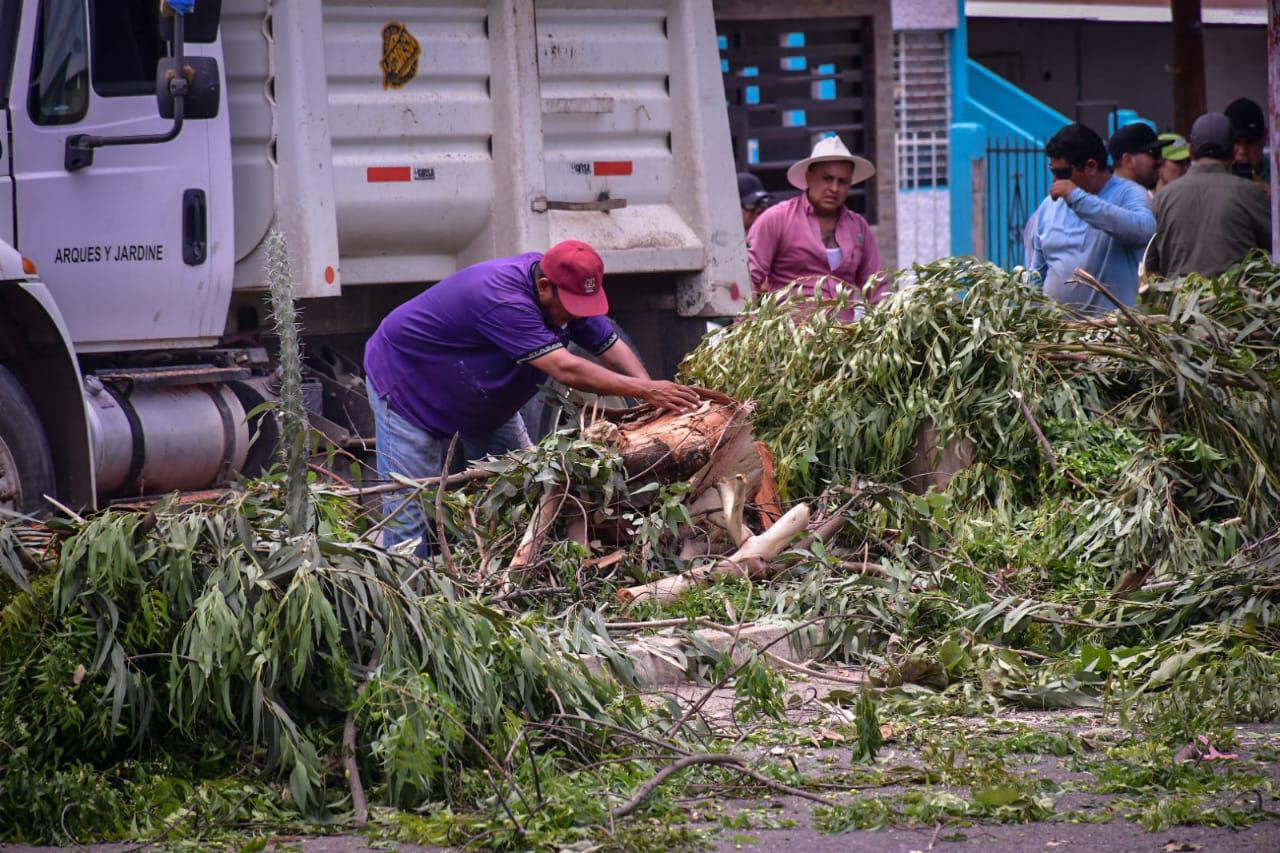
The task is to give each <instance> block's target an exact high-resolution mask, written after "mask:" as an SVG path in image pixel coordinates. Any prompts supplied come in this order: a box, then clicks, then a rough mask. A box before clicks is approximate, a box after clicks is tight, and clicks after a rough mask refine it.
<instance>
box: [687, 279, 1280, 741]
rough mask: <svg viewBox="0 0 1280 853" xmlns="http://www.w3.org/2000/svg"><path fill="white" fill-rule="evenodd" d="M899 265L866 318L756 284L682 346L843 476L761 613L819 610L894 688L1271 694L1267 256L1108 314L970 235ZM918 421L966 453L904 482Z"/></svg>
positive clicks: (803, 472) (1237, 707)
mask: <svg viewBox="0 0 1280 853" xmlns="http://www.w3.org/2000/svg"><path fill="white" fill-rule="evenodd" d="M908 281H909V283H910V284H911V285H912V286H910V287H907V288H905V289H903V290H902V291H900V292H899V293H898V294H896V295H895V296H894V297H892V298H891V299H890V300H889V301H888V302H887V303H885V304H884V305H882V306H881V307H880V308H879V309H878V310H875V311H872V312H870V313H869V314H868V315H867V316H866V317H865V318H864V319H863V320H861V321H860V322H858V323H856V324H844V323H841V322H839V320H838V318H837V317H836V312H835V311H834V310H818V311H814V312H806V313H805V314H797V313H796V312H795V311H794V310H793V309H792V307H791V306H789V305H788V304H787V303H785V302H782V301H778V300H775V299H773V298H771V297H766V298H765V299H763V300H762V301H761V302H760V303H759V304H758V305H756V306H755V307H754V310H753V311H751V312H750V313H749V315H748V316H746V317H745V318H743V319H742V320H741V321H740V322H739V323H737V324H735V325H734V326H732V327H730V328H728V329H726V330H724V331H723V332H722V333H721V334H720V335H719V336H718V337H717V338H715V339H714V340H708V341H706V342H704V344H703V345H702V346H701V347H700V348H699V349H698V350H697V351H695V352H694V353H693V354H692V355H691V356H690V358H689V359H688V360H687V362H686V363H685V365H684V368H683V371H684V375H685V376H686V377H687V378H688V379H689V380H690V381H692V382H694V383H696V384H705V385H709V386H713V387H717V388H721V389H723V390H724V391H726V392H727V393H730V394H732V395H734V396H736V397H739V398H741V399H751V400H755V401H756V403H757V405H758V408H757V420H756V428H757V435H758V436H759V437H761V438H763V439H765V440H766V441H768V442H769V443H770V445H771V446H772V448H773V450H774V452H775V455H776V456H777V459H778V469H779V477H780V480H781V481H782V482H783V485H784V487H785V489H786V491H787V493H788V494H789V495H790V496H792V497H795V496H799V495H806V494H816V493H819V492H827V493H829V494H833V495H836V496H843V497H844V498H851V504H850V505H851V507H852V508H851V510H850V513H849V518H850V523H849V524H848V525H847V527H846V529H845V530H844V532H843V533H842V534H841V535H840V537H839V539H838V541H836V542H832V543H827V546H828V547H827V548H826V549H824V550H823V551H822V552H821V553H816V552H815V553H814V554H812V555H810V559H809V560H808V561H807V562H805V563H803V564H801V565H800V566H799V568H798V569H797V570H796V571H794V572H793V573H791V574H790V575H789V576H788V577H787V578H786V579H785V580H784V581H783V582H782V583H780V584H777V585H775V586H774V587H773V588H771V589H769V590H766V591H764V592H763V593H762V596H761V597H762V598H763V599H764V600H765V601H766V602H767V603H768V604H769V606H770V607H771V609H772V610H773V612H774V615H775V617H776V618H783V619H791V620H797V621H806V620H808V621H812V620H820V619H823V618H827V619H829V620H830V621H829V623H828V626H829V627H828V628H827V629H826V630H825V632H824V636H825V638H826V639H827V640H828V641H829V643H830V646H829V648H830V650H831V652H832V653H833V654H836V655H837V656H841V657H843V658H845V659H847V660H852V661H857V662H860V663H863V664H865V665H867V666H868V667H870V668H871V669H872V670H873V671H874V672H876V673H878V674H879V677H880V678H881V680H882V683H884V684H886V685H890V686H891V685H894V684H901V683H905V682H914V683H917V684H926V685H929V686H932V687H934V688H947V689H949V690H952V691H957V690H958V691H960V692H961V693H962V694H964V695H966V696H970V697H976V698H980V699H981V700H982V701H987V702H995V703H999V702H1002V701H1015V702H1021V703H1025V704H1031V705H1045V704H1050V705H1052V704H1058V705H1073V704H1085V705H1094V706H1097V705H1101V704H1104V703H1107V702H1112V703H1121V704H1122V705H1123V707H1124V708H1126V709H1127V710H1128V711H1129V712H1132V713H1134V714H1138V713H1146V712H1149V711H1150V710H1151V708H1150V706H1149V705H1147V704H1144V703H1145V702H1146V700H1148V699H1152V700H1154V701H1168V699H1169V695H1170V691H1171V690H1172V691H1175V692H1179V691H1180V692H1179V693H1178V695H1181V696H1183V697H1184V698H1186V699H1187V701H1189V702H1208V703H1209V704H1211V705H1212V706H1213V707H1215V708H1217V709H1219V710H1220V711H1221V712H1222V713H1223V714H1224V715H1226V716H1227V717H1230V716H1232V715H1235V714H1240V715H1243V716H1244V717H1246V718H1258V719H1266V718H1268V715H1271V716H1274V715H1275V714H1277V713H1280V700H1277V699H1276V696H1280V692H1278V688H1280V651H1278V650H1280V624H1278V622H1277V615H1278V608H1280V595H1278V594H1277V592H1278V591H1277V588H1276V585H1275V583H1274V578H1273V577H1272V576H1271V575H1270V574H1269V572H1270V571H1272V570H1273V569H1272V568H1268V567H1273V566H1274V561H1275V559H1276V552H1277V545H1276V525H1277V522H1278V521H1280V519H1278V517H1277V514H1278V513H1280V430H1277V429H1276V424H1277V423H1280V394H1278V392H1280V268H1277V267H1275V266H1273V265H1271V264H1270V263H1269V262H1268V261H1266V260H1265V259H1264V258H1261V257H1255V258H1252V259H1250V260H1248V261H1247V262H1245V263H1244V264H1242V265H1240V266H1238V267H1236V268H1234V269H1232V270H1230V271H1229V272H1227V273H1226V274H1224V275H1222V276H1219V277H1216V278H1202V277H1196V276H1193V277H1190V278H1188V279H1184V280H1182V281H1179V282H1173V283H1163V284H1157V285H1156V286H1155V287H1154V288H1153V289H1152V291H1151V292H1150V293H1149V294H1147V296H1146V298H1145V301H1144V303H1143V304H1142V306H1141V307H1140V309H1138V310H1136V311H1135V310H1132V309H1126V310H1117V312H1115V313H1114V314H1112V315H1110V316H1108V317H1105V318H1102V319H1084V318H1078V317H1073V316H1071V315H1070V314H1069V313H1067V312H1064V311H1063V309H1062V308H1061V307H1059V306H1057V305H1054V304H1052V303H1050V302H1048V301H1047V300H1046V299H1044V297H1043V296H1042V295H1041V294H1040V293H1039V292H1038V291H1037V290H1036V289H1035V288H1033V287H1032V286H1030V285H1029V284H1028V281H1027V278H1026V276H1025V273H1023V272H1022V271H1014V272H1006V271H1003V270H1000V269H998V268H996V267H994V266H992V265H990V264H986V263H982V262H979V261H976V260H974V259H970V258H948V259H944V260H941V261H938V262H936V263H934V264H929V265H923V266H918V267H916V269H915V270H914V272H913V273H912V274H911V275H910V276H909V277H908V278H907V279H904V280H903V282H902V283H904V284H905V283H908ZM1097 286H1098V287H1099V288H1100V289H1102V290H1104V291H1105V285H1103V284H1097ZM831 307H832V308H834V307H837V306H831ZM926 425H931V426H932V427H933V428H934V429H936V431H937V433H938V435H939V436H940V443H941V444H942V445H946V444H949V443H964V442H967V443H970V444H971V447H972V459H973V464H971V465H970V466H968V467H967V468H965V469H964V470H962V471H960V472H959V473H958V474H956V475H955V476H954V477H952V478H951V479H950V481H949V482H948V483H947V484H946V486H945V488H942V489H940V490H931V491H929V492H927V493H925V494H916V493H915V492H916V491H918V489H915V488H912V487H911V486H912V484H911V483H909V482H906V481H905V480H904V476H905V474H904V471H905V465H906V463H907V461H908V460H909V459H910V457H912V455H913V454H916V453H917V452H918V451H920V450H921V449H923V450H925V451H928V450H931V448H928V447H925V448H921V447H920V446H919V441H920V437H921V435H922V428H923V427H925V426H926ZM841 552H843V553H844V555H845V556H844V557H843V558H841V557H840V556H839V554H840V553H841ZM851 555H856V556H853V557H852V558H853V559H855V560H858V561H863V562H865V561H868V560H870V561H871V562H873V563H874V564H875V565H877V566H878V567H879V570H878V571H876V572H874V573H867V572H860V573H858V574H850V573H849V572H848V571H847V570H846V569H844V568H843V566H844V565H845V564H846V563H847V561H848V560H849V559H850V556H851ZM1219 676H1220V677H1221V678H1220V680H1219V678H1218V677H1219ZM1226 682H1230V683H1231V684H1232V685H1233V690H1231V691H1228V690H1226V689H1225V688H1223V689H1218V690H1217V692H1216V693H1214V692H1213V691H1208V690H1206V689H1204V684H1205V683H1212V684H1215V685H1216V686H1217V687H1219V688H1221V687H1222V684H1224V683H1226ZM1197 684H1199V685H1200V687H1196V685H1197ZM1237 688H1238V689H1237ZM1233 691H1234V692H1233ZM1240 691H1243V692H1244V693H1247V694H1248V699H1247V701H1236V700H1238V699H1239V697H1240V696H1241V695H1242V694H1241V692H1240ZM1228 693H1230V694H1231V695H1232V696H1233V697H1234V698H1233V700H1232V701H1231V702H1229V703H1228V702H1226V701H1225V699H1224V697H1225V696H1227V695H1228Z"/></svg>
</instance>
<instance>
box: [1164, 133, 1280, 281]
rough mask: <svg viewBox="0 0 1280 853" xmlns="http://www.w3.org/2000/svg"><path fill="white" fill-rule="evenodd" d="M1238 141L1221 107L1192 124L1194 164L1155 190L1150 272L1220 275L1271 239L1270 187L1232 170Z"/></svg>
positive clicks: (1180, 274)
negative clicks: (1177, 177)
mask: <svg viewBox="0 0 1280 853" xmlns="http://www.w3.org/2000/svg"><path fill="white" fill-rule="evenodd" d="M1233 142H1234V140H1233V139H1232V136H1231V122H1230V120H1229V119H1228V118H1227V117H1226V116H1225V115H1223V114H1222V113H1205V114H1204V115H1202V116H1200V118H1198V119H1196V122H1195V124H1193V125H1192V126H1191V168H1190V169H1189V170H1188V171H1187V174H1186V176H1185V177H1183V178H1180V179H1179V180H1177V181H1175V182H1173V183H1172V184H1170V185H1169V186H1167V187H1165V188H1164V189H1163V190H1161V191H1160V192H1158V193H1156V199H1155V214H1156V236H1155V239H1154V240H1152V241H1151V248H1150V249H1148V250H1147V259H1146V269H1147V272H1148V274H1158V275H1162V276H1164V277H1165V278H1174V277H1177V276H1184V275H1188V274H1189V273H1200V274H1201V275H1219V274H1221V273H1223V272H1226V270H1227V269H1228V268H1230V267H1231V266H1233V265H1235V264H1237V263H1239V262H1240V261H1242V260H1244V256H1245V255H1247V254H1248V253H1249V252H1250V250H1252V249H1264V250H1265V249H1266V248H1267V247H1268V246H1269V245H1270V242H1271V204H1270V201H1269V200H1268V199H1267V191H1266V190H1265V189H1263V187H1262V186H1261V185H1259V184H1256V183H1253V182H1252V181H1242V180H1240V179H1239V178H1237V177H1236V176H1235V175H1232V174H1231V173H1230V172H1229V171H1227V165H1228V163H1229V161H1230V160H1231V147H1232V143H1233Z"/></svg>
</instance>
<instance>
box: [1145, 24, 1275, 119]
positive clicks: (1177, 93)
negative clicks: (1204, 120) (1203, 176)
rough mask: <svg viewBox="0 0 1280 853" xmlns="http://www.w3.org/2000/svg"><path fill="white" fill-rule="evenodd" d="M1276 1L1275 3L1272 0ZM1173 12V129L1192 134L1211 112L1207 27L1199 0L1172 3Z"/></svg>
mask: <svg viewBox="0 0 1280 853" xmlns="http://www.w3.org/2000/svg"><path fill="white" fill-rule="evenodd" d="M1273 2H1274V0H1273ZM1170 6H1171V11H1172V13H1173V57H1172V58H1173V62H1172V68H1173V129H1174V130H1176V131H1177V132H1178V133H1182V134H1186V133H1190V132H1191V123H1192V122H1194V121H1195V120H1196V119H1197V118H1199V117H1200V116H1201V115H1203V114H1204V113H1205V111H1206V110H1207V109H1208V108H1207V106H1206V99H1205V87H1204V25H1203V23H1202V22H1201V19H1200V0H1170Z"/></svg>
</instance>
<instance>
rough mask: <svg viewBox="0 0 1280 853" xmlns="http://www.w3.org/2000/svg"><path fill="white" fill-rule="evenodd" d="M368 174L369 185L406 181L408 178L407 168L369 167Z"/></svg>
mask: <svg viewBox="0 0 1280 853" xmlns="http://www.w3.org/2000/svg"><path fill="white" fill-rule="evenodd" d="M368 174H369V177H368V181H369V183H371V184H383V183H388V182H391V181H407V180H409V177H410V174H409V167H408V166H370V167H369V173H368Z"/></svg>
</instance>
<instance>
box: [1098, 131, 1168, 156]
mask: <svg viewBox="0 0 1280 853" xmlns="http://www.w3.org/2000/svg"><path fill="white" fill-rule="evenodd" d="M1163 147H1164V143H1163V142H1161V141H1160V137H1158V136H1156V132H1155V131H1154V130H1152V129H1151V127H1150V126H1149V125H1148V124H1146V123H1145V122H1141V121H1138V122H1134V123H1133V124H1126V125H1125V126H1124V127H1122V128H1120V129H1119V130H1117V131H1116V132H1115V133H1113V134H1111V140H1110V141H1109V142H1108V143H1107V151H1108V152H1109V153H1110V154H1111V159H1112V160H1114V161H1115V162H1117V163H1119V162H1120V157H1121V155H1123V154H1151V155H1157V154H1159V153H1160V149H1161V148H1163Z"/></svg>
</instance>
